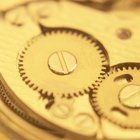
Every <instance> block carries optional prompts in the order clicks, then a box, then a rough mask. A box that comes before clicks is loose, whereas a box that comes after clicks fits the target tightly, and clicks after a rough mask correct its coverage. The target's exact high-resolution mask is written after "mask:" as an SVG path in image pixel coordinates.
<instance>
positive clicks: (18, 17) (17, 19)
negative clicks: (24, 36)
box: [6, 11, 24, 27]
mask: <svg viewBox="0 0 140 140" xmlns="http://www.w3.org/2000/svg"><path fill="white" fill-rule="evenodd" d="M6 19H7V20H8V21H9V22H10V23H11V24H12V25H14V26H18V27H20V26H22V25H23V24H24V22H23V19H24V18H23V17H22V13H21V11H15V12H11V13H7V15H6Z"/></svg>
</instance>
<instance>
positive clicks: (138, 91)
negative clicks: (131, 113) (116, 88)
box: [119, 85, 140, 109]
mask: <svg viewBox="0 0 140 140" xmlns="http://www.w3.org/2000/svg"><path fill="white" fill-rule="evenodd" d="M119 100H120V102H121V104H122V105H124V106H126V107H129V108H135V109H137V108H140V86H138V85H128V86H126V87H124V88H123V89H122V90H121V91H120V94H119Z"/></svg>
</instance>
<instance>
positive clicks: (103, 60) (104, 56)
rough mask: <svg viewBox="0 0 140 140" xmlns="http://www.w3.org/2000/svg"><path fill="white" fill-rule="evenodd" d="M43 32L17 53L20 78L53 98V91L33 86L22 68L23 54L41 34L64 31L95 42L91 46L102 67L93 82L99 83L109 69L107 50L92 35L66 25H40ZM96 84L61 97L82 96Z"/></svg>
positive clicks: (42, 93) (47, 96)
mask: <svg viewBox="0 0 140 140" xmlns="http://www.w3.org/2000/svg"><path fill="white" fill-rule="evenodd" d="M41 28H42V31H43V34H40V35H38V36H35V37H33V38H32V39H31V40H30V41H28V43H27V46H25V48H24V50H23V51H21V54H20V55H19V59H18V60H19V64H18V68H19V73H20V76H21V77H22V80H23V81H25V83H26V84H27V85H28V86H29V87H30V88H32V89H33V90H34V91H37V92H39V93H40V95H41V96H43V95H44V97H46V98H50V97H52V98H53V95H54V94H53V93H52V92H48V91H44V90H43V89H42V88H41V89H40V88H39V87H38V86H35V84H34V83H32V80H31V79H30V78H29V77H28V76H27V74H26V72H25V70H24V64H23V62H24V55H25V53H26V51H27V50H28V47H30V45H31V44H32V43H34V42H35V41H36V40H38V39H40V38H41V37H42V36H47V35H51V34H52V33H53V34H56V33H66V34H69V33H70V34H71V35H76V36H81V37H82V38H84V39H86V40H87V41H90V43H91V44H93V43H95V44H94V46H93V47H97V52H98V53H99V55H100V58H101V63H102V69H101V72H100V73H99V75H100V76H99V77H98V79H97V80H96V81H95V83H100V82H101V81H102V79H103V78H104V75H105V73H106V72H108V71H109V69H110V68H109V56H108V53H107V51H106V50H105V48H104V46H103V45H102V44H101V43H100V42H99V41H98V40H97V39H95V38H94V37H92V36H91V35H90V34H88V33H85V32H83V31H80V30H77V29H73V28H66V27H56V28H44V27H43V26H41ZM95 85H96V84H91V86H88V87H87V89H83V90H82V91H79V92H74V93H67V94H66V93H62V94H61V95H62V98H72V97H73V96H74V97H79V96H82V95H84V94H88V93H89V92H90V91H91V90H92V89H94V87H95Z"/></svg>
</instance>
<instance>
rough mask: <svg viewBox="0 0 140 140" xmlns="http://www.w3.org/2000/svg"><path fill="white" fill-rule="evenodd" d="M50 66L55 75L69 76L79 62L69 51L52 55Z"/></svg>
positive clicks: (49, 61)
mask: <svg viewBox="0 0 140 140" xmlns="http://www.w3.org/2000/svg"><path fill="white" fill-rule="evenodd" d="M48 66H49V68H50V70H51V71H52V72H54V73H55V74H58V75H68V74H70V73H72V72H73V71H74V70H75V68H76V67H77V60H76V58H75V56H74V55H72V54H71V53H69V52H67V51H57V52H54V53H53V54H51V55H50V57H49V59H48Z"/></svg>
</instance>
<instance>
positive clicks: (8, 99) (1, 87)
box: [0, 74, 64, 137]
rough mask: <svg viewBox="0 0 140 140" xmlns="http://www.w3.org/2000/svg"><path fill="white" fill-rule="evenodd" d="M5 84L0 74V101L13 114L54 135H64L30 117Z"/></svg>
mask: <svg viewBox="0 0 140 140" xmlns="http://www.w3.org/2000/svg"><path fill="white" fill-rule="evenodd" d="M5 85H6V83H5V82H4V79H3V78H2V76H1V74H0V98H1V100H2V102H3V103H4V104H5V105H6V106H7V107H8V108H9V109H11V110H12V111H13V112H14V113H15V114H17V115H18V116H19V117H21V118H22V119H24V120H26V121H28V122H29V123H31V124H32V125H34V126H36V127H38V128H41V129H44V130H46V131H48V132H49V133H51V134H53V135H56V136H58V137H64V135H63V134H62V133H59V132H57V131H56V130H53V129H51V128H49V127H47V126H45V125H43V122H41V121H39V120H37V119H36V118H34V117H32V116H31V115H29V113H28V112H27V111H25V110H24V109H23V108H22V107H21V106H20V105H19V103H17V101H16V100H15V99H14V97H12V95H11V94H10V91H11V90H10V89H9V88H8V86H6V87H5ZM11 92H12V91H11Z"/></svg>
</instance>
